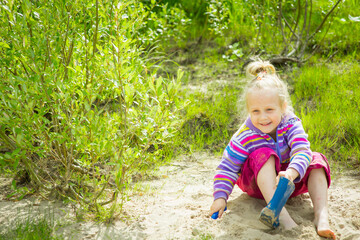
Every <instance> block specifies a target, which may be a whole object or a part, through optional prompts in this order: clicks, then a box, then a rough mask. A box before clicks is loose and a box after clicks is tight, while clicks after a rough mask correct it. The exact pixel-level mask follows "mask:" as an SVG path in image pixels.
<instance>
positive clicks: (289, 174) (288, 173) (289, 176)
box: [276, 168, 299, 185]
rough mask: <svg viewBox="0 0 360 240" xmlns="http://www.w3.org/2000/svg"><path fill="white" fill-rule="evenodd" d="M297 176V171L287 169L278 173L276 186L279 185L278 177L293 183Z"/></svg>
mask: <svg viewBox="0 0 360 240" xmlns="http://www.w3.org/2000/svg"><path fill="white" fill-rule="evenodd" d="M298 176H299V173H298V171H296V170H295V169H294V168H288V169H286V171H280V172H279V174H278V175H277V177H276V185H277V184H278V183H279V180H280V177H285V178H287V179H289V180H290V181H292V182H294V180H295V179H296V178H297V177H298Z"/></svg>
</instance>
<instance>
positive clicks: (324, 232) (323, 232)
mask: <svg viewBox="0 0 360 240" xmlns="http://www.w3.org/2000/svg"><path fill="white" fill-rule="evenodd" d="M314 224H315V226H316V229H317V233H318V234H319V236H321V237H325V238H331V239H336V236H335V233H334V232H333V231H332V230H331V229H330V226H329V218H328V213H327V209H326V210H325V209H324V210H323V211H321V212H320V213H319V214H317V216H316V215H315V219H314Z"/></svg>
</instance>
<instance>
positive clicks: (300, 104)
mask: <svg viewBox="0 0 360 240" xmlns="http://www.w3.org/2000/svg"><path fill="white" fill-rule="evenodd" d="M359 74H360V66H359V64H358V63H357V62H356V61H354V59H352V58H351V57H348V58H345V59H344V60H341V61H339V62H333V63H327V64H325V63H317V64H314V65H306V66H304V67H303V68H302V69H300V70H298V71H296V72H294V73H293V76H292V77H293V78H294V94H293V99H292V100H293V102H294V104H295V108H296V109H297V114H298V115H299V117H300V118H301V119H302V121H303V125H304V128H305V130H306V131H307V133H308V134H309V140H310V142H311V144H312V146H311V148H312V150H313V151H319V152H323V153H326V155H327V156H328V158H329V159H332V160H335V161H338V162H339V163H345V164H346V165H348V166H350V167H354V166H359V163H360V160H359V154H360V151H359V146H360V137H359V136H360V117H359V115H358V114H357V113H358V110H359V102H360V92H359V91H357V89H358V86H359V84H360V79H359V77H358V76H359Z"/></svg>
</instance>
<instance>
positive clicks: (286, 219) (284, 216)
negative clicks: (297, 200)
mask: <svg viewBox="0 0 360 240" xmlns="http://www.w3.org/2000/svg"><path fill="white" fill-rule="evenodd" d="M279 221H280V226H282V227H283V228H284V229H285V230H290V229H292V228H294V227H297V226H298V225H297V224H296V222H295V221H294V220H293V219H292V218H291V216H290V215H289V213H288V211H287V210H286V209H285V208H283V210H282V211H281V213H280V216H279Z"/></svg>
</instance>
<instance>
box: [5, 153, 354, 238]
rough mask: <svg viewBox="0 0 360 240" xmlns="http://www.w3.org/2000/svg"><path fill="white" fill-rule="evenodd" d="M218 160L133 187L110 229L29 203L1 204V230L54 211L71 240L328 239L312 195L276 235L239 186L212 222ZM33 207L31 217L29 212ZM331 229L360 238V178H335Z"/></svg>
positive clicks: (200, 158) (165, 171) (174, 169)
mask: <svg viewBox="0 0 360 240" xmlns="http://www.w3.org/2000/svg"><path fill="white" fill-rule="evenodd" d="M218 163H219V158H218V157H214V156H213V155H211V154H208V153H196V154H192V155H191V156H186V157H179V159H178V160H177V161H175V162H173V163H171V164H169V165H167V166H163V167H161V168H160V170H159V172H158V173H157V176H156V177H154V179H153V180H148V181H143V182H138V183H136V185H134V186H133V188H132V189H133V190H132V192H131V194H130V198H131V200H130V201H129V202H127V203H126V204H125V206H124V210H125V216H126V218H125V219H122V220H117V221H115V222H114V223H113V224H111V225H105V224H97V223H94V222H69V220H71V219H75V218H74V211H72V209H71V208H70V207H68V206H66V205H64V204H62V203H59V202H48V201H40V202H34V201H33V200H31V199H25V200H22V201H19V202H9V201H4V200H1V201H0V212H1V215H0V226H2V228H0V230H1V229H5V228H7V227H8V226H9V225H11V223H12V222H13V221H14V219H18V218H19V217H22V218H24V217H26V216H27V215H29V214H33V215H36V216H39V215H40V214H43V213H44V212H46V211H48V212H49V210H46V209H51V211H52V213H53V216H55V219H56V220H57V221H60V222H65V224H64V225H62V226H61V225H59V226H58V227H57V233H59V234H63V236H65V238H66V239H149V240H151V239H154V240H159V239H250V240H255V239H266V240H268V239H269V240H271V239H304V240H305V239H306V240H308V239H323V238H320V237H319V236H318V235H317V234H316V231H315V227H314V225H313V223H312V220H313V210H312V204H311V200H310V197H309V195H308V194H304V195H302V196H298V197H295V198H292V199H290V200H289V201H288V202H287V204H286V208H287V209H288V211H289V213H290V215H291V216H292V217H293V219H294V220H295V222H296V223H297V224H298V227H296V228H294V229H291V230H287V231H285V230H282V229H281V228H278V229H276V230H271V229H269V228H268V227H266V226H265V225H263V224H262V223H260V222H259V220H258V216H259V213H260V211H261V209H262V208H263V207H264V206H265V205H266V204H265V201H263V200H258V199H254V198H251V197H249V196H248V195H247V194H245V193H243V192H242V191H241V190H240V189H239V188H238V187H235V189H234V191H233V193H232V194H231V196H230V199H229V201H228V210H227V211H226V213H225V214H224V216H223V218H222V219H218V220H213V219H211V218H210V217H209V208H210V205H211V203H212V201H213V199H212V179H213V175H214V169H215V168H216V166H217V165H218ZM30 206H31V212H29V207H30ZM329 213H330V216H331V219H330V225H331V228H332V229H333V230H334V231H335V232H336V235H337V237H338V239H344V240H345V239H347V240H350V239H354V240H355V239H360V176H359V174H358V173H357V174H349V172H344V171H343V172H342V173H336V174H333V178H332V185H331V187H330V189H329Z"/></svg>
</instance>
